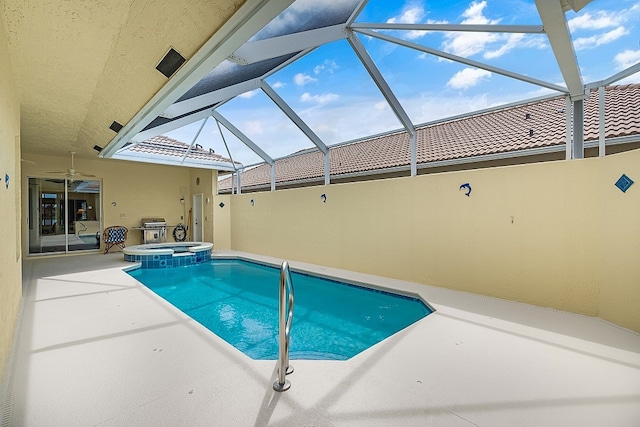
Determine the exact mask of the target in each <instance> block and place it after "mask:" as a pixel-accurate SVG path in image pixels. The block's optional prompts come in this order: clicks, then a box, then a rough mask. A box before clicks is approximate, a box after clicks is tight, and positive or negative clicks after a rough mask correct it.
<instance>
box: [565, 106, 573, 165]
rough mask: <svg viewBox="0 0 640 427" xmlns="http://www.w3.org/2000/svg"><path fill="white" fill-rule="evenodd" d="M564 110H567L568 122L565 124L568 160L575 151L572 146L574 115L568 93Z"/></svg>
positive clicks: (566, 157)
mask: <svg viewBox="0 0 640 427" xmlns="http://www.w3.org/2000/svg"><path fill="white" fill-rule="evenodd" d="M564 111H565V117H566V124H565V144H566V150H565V159H566V160H571V153H573V150H572V147H571V145H572V144H571V118H572V116H573V111H572V108H571V98H570V97H569V96H568V95H567V97H566V100H565V104H564Z"/></svg>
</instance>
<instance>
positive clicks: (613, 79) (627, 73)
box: [603, 62, 640, 86]
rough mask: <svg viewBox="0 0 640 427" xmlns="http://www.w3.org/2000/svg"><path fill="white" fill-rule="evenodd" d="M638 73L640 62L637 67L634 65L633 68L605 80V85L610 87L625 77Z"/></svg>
mask: <svg viewBox="0 0 640 427" xmlns="http://www.w3.org/2000/svg"><path fill="white" fill-rule="evenodd" d="M637 72H640V62H638V63H637V64H635V65H632V66H631V67H629V68H627V69H626V70H622V71H620V72H619V73H617V74H614V75H613V76H611V77H609V78H608V79H605V80H604V82H603V83H604V85H605V86H608V85H610V84H612V83H615V82H617V81H618V80H622V79H624V78H625V77H629V76H631V75H633V74H635V73H637Z"/></svg>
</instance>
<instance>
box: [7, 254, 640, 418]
mask: <svg viewBox="0 0 640 427" xmlns="http://www.w3.org/2000/svg"><path fill="white" fill-rule="evenodd" d="M213 255H214V256H216V255H242V254H240V253H237V252H220V251H216V252H214V254H213ZM254 258H255V259H259V260H263V261H271V262H278V261H279V260H277V259H274V258H267V257H262V256H255V257H254ZM290 264H291V267H292V268H294V269H295V268H303V269H307V270H310V271H316V272H319V273H321V274H325V275H336V276H342V277H344V278H346V279H347V280H353V281H362V282H371V283H373V284H375V285H377V286H383V287H384V286H390V287H393V288H396V289H400V290H404V291H406V292H411V293H419V294H420V295H421V296H422V297H423V298H424V299H425V300H426V301H427V302H428V303H429V304H431V305H432V306H433V307H434V308H435V309H436V310H437V311H436V312H435V313H433V314H431V315H429V316H427V317H426V318H424V319H422V320H421V321H419V322H417V323H416V324H414V325H412V326H410V327H408V328H406V329H405V330H403V331H401V332H399V333H398V334H396V335H394V336H392V337H391V338H389V339H387V340H385V341H383V342H381V343H379V344H377V345H376V346H374V347H372V348H370V349H368V350H366V351H365V352H363V353H360V354H359V355H357V356H356V357H354V358H352V359H350V360H348V361H299V360H298V361H292V364H293V365H294V367H295V372H294V373H293V374H292V375H291V376H289V377H288V379H289V380H290V381H291V383H292V386H291V389H290V390H288V391H286V392H284V393H277V392H275V391H273V389H272V383H273V381H274V380H275V377H276V372H275V368H276V361H255V360H251V359H249V358H248V357H246V356H245V355H244V354H242V353H241V352H240V351H238V350H236V349H235V348H233V347H232V346H230V345H229V344H227V343H226V342H224V341H223V340H221V339H220V338H218V337H217V336H215V335H213V334H211V333H210V332H209V331H208V330H206V329H205V328H204V327H202V326H200V325H199V324H198V323H196V322H195V321H193V320H191V319H189V318H188V317H187V316H185V315H184V314H182V313H181V312H179V311H178V310H176V309H174V308H173V307H172V306H171V305H169V304H168V303H166V302H165V301H164V300H162V299H160V298H159V297H157V296H156V295H155V294H153V293H152V292H151V291H149V290H147V289H146V288H145V287H144V286H142V285H140V284H139V283H137V282H136V281H135V280H134V279H133V278H132V277H130V276H129V275H127V274H126V273H124V272H123V271H122V268H124V267H130V266H131V263H128V262H125V261H124V260H123V255H122V253H121V252H115V253H110V254H107V255H102V254H100V255H93V254H92V255H83V256H72V257H47V258H44V257H43V258H32V259H27V260H25V261H24V274H23V282H24V288H23V289H24V299H23V310H22V314H21V320H20V325H19V330H20V334H19V338H18V342H17V346H16V348H15V353H14V355H13V363H12V364H11V366H10V367H9V372H8V374H9V378H8V380H9V383H8V385H9V387H8V393H7V395H6V396H3V398H4V399H3V400H2V401H0V403H4V411H3V420H2V425H3V426H5V425H8V426H23V425H24V426H51V425H100V426H131V425H154V426H178V425H185V426H187V425H188V426H212V425H234V426H253V425H277V426H334V425H348V426H358V425H362V426H365V425H366V426H376V425H378V426H394V425H397V426H412V425H416V426H418V425H420V426H423V425H429V426H475V425H478V426H578V425H579V426H603V425H610V426H637V425H640V334H636V333H633V332H630V331H627V330H625V329H622V328H619V327H616V326H615V325H611V324H609V323H607V322H603V321H601V320H598V319H595V318H590V317H586V316H580V315H575V314H571V313H564V312H559V311H556V310H551V309H544V308H539V307H534V306H529V305H526V304H520V303H515V302H509V301H503V300H498V299H494V298H488V297H482V296H478V295H472V294H467V293H462V292H455V291H450V290H446V289H441V288H436V287H431V286H425V285H420V284H415V283H408V282H402V281H397V280H392V279H386V278H380V277H375V276H369V275H364V274H358V273H353V272H346V271H342V270H336V269H330V268H324V267H318V266H312V265H309V264H303V263H297V262H291V263H290ZM274 286H276V287H277V284H276V283H274ZM293 327H294V328H295V317H294V324H293Z"/></svg>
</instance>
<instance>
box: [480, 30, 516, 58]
mask: <svg viewBox="0 0 640 427" xmlns="http://www.w3.org/2000/svg"><path fill="white" fill-rule="evenodd" d="M523 39H524V34H509V35H507V41H506V43H505V44H503V45H502V46H500V47H499V48H497V49H494V50H488V51H486V52H485V53H484V55H483V56H484V57H485V58H486V59H493V58H498V57H500V56H502V55H504V54H505V53H507V52H509V51H510V50H512V49H514V48H516V47H520V46H521V44H522V41H523Z"/></svg>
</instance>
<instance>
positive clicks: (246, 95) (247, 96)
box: [238, 89, 259, 99]
mask: <svg viewBox="0 0 640 427" xmlns="http://www.w3.org/2000/svg"><path fill="white" fill-rule="evenodd" d="M258 91H259V89H254V90H250V91H249V92H245V93H241V94H240V95H238V98H244V99H251V98H253V97H254V96H256V95H257V94H258Z"/></svg>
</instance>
